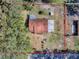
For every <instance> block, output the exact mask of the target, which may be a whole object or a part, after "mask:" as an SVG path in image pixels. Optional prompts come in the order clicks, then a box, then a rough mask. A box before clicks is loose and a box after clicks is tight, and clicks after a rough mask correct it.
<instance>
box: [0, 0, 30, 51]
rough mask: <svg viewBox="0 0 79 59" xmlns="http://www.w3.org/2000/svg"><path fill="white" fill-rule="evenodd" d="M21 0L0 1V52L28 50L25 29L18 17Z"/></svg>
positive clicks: (21, 19)
mask: <svg viewBox="0 0 79 59" xmlns="http://www.w3.org/2000/svg"><path fill="white" fill-rule="evenodd" d="M18 1H19V2H22V0H0V52H15V51H16V52H18V51H19V52H23V51H26V52H27V50H28V49H29V48H30V49H31V46H30V41H29V40H30V38H27V36H26V34H27V28H26V27H25V25H24V23H25V22H24V20H23V18H22V17H21V16H20V11H21V10H22V9H23V6H22V5H16V3H17V2H18Z"/></svg>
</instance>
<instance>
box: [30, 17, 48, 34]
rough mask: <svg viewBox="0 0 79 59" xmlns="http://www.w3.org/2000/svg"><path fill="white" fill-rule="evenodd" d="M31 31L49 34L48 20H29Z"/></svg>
mask: <svg viewBox="0 0 79 59" xmlns="http://www.w3.org/2000/svg"><path fill="white" fill-rule="evenodd" d="M29 31H30V32H32V33H45V32H48V20H47V19H45V18H37V19H34V20H29Z"/></svg>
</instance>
